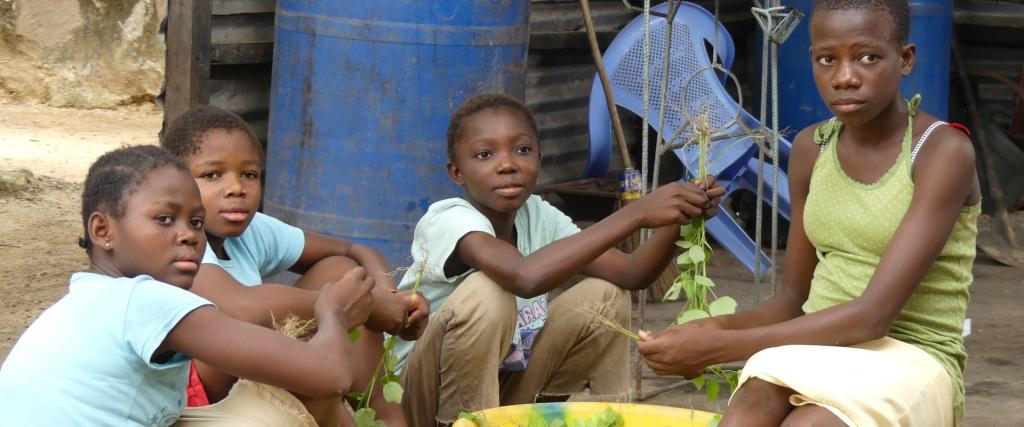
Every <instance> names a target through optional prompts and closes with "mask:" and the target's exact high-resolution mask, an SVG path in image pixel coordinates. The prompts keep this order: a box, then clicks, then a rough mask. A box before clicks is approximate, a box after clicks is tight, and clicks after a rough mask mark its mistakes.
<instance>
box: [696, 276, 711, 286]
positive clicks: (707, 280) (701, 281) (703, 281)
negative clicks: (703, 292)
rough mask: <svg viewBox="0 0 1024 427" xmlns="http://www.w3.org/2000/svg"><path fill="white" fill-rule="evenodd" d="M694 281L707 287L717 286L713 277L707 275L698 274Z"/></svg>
mask: <svg viewBox="0 0 1024 427" xmlns="http://www.w3.org/2000/svg"><path fill="white" fill-rule="evenodd" d="M693 281H694V283H696V284H698V285H701V286H703V287H705V288H713V287H715V282H712V281H711V279H710V278H708V277H707V276H701V275H697V277H694V278H693Z"/></svg>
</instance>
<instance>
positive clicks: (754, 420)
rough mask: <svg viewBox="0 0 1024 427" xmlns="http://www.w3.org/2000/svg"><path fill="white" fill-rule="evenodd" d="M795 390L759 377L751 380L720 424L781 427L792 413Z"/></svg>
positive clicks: (732, 403)
mask: <svg viewBox="0 0 1024 427" xmlns="http://www.w3.org/2000/svg"><path fill="white" fill-rule="evenodd" d="M790 394H792V390H790V389H787V388H785V387H780V386H777V385H775V384H772V383H770V382H768V381H764V380H761V379H759V378H750V379H749V380H747V381H746V382H745V383H743V385H742V386H741V387H740V389H739V390H737V391H736V394H735V395H733V397H732V399H731V400H730V401H729V406H728V407H727V408H726V410H725V416H724V417H723V418H722V422H721V423H720V424H719V425H720V426H722V427H726V426H762V425H764V426H778V425H779V424H780V423H781V422H782V420H783V419H785V417H786V415H787V414H788V413H789V412H790V411H791V410H792V408H793V407H792V406H791V405H790V404H789V396H790Z"/></svg>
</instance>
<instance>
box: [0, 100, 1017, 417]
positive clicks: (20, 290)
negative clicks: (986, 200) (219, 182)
mask: <svg viewBox="0 0 1024 427" xmlns="http://www.w3.org/2000/svg"><path fill="white" fill-rule="evenodd" d="M160 121H161V113H160V112H158V111H155V110H153V109H132V110H117V111H80V110H68V109H57V108H49V107H36V106H14V105H2V104H0V170H2V169H17V168H28V169H30V170H31V171H33V172H34V173H36V174H37V175H39V176H40V179H39V181H38V182H37V183H36V184H34V185H32V186H31V187H30V188H29V189H27V190H25V191H22V192H19V193H17V194H15V195H6V196H4V195H0V221H2V222H0V224H2V225H0V360H2V359H3V358H6V356H7V353H8V352H9V351H10V349H11V347H12V346H13V345H14V342H15V341H16V340H17V337H18V336H19V335H20V334H21V332H22V331H23V330H24V329H25V328H26V327H27V326H28V324H29V323H30V322H31V321H32V320H33V319H35V318H36V316H38V314H39V313H40V312H41V311H42V310H43V309H45V308H46V307H48V306H49V305H50V304H52V303H53V302H54V301H56V300H57V299H58V298H60V297H61V296H63V295H64V294H65V293H66V289H67V288H66V286H67V278H68V276H69V275H70V273H71V272H72V271H76V270H80V269H83V268H85V267H86V266H87V259H86V257H85V253H84V251H82V250H81V249H79V248H78V246H77V245H76V244H75V242H76V241H77V238H78V236H80V235H81V227H82V226H81V218H80V216H79V215H80V214H79V212H78V210H79V207H80V205H79V195H80V192H81V182H82V180H83V179H84V177H85V173H86V171H87V170H88V166H89V164H90V163H91V162H92V161H93V160H95V158H96V157H98V156H99V155H100V154H102V153H104V152H106V151H108V150H111V149H113V148H117V147H119V146H121V145H125V144H130V145H131V144H151V143H155V142H156V133H157V131H158V130H159V128H160ZM719 253H722V252H721V251H720V252H719ZM710 271H711V272H712V274H711V276H712V278H713V279H714V280H715V282H716V283H717V284H718V291H719V292H720V293H721V294H724V295H730V296H733V297H735V298H736V299H737V300H738V301H739V302H740V304H741V308H742V307H749V306H751V305H752V304H753V301H754V296H753V289H752V286H751V275H750V274H749V273H747V272H746V271H745V270H743V269H742V268H741V267H740V266H739V264H738V263H737V262H736V261H735V260H733V259H730V258H728V257H724V256H723V257H719V258H717V259H716V260H715V261H714V262H713V264H712V267H711V268H710ZM975 279H976V280H975V283H974V284H973V286H972V289H971V293H972V301H971V305H970V308H969V310H968V315H969V317H970V318H971V319H972V321H973V334H972V335H971V336H970V337H968V338H967V340H966V343H967V350H968V353H969V354H970V361H969V363H968V369H967V418H966V421H967V422H966V425H968V426H1021V425H1024V374H1022V373H1021V372H1022V370H1024V369H1022V368H1024V361H1022V360H1021V356H1022V355H1024V326H1022V325H1024V309H1022V308H1021V304H1020V302H1021V301H1022V300H1024V298H1022V297H1024V289H1022V286H1024V271H1021V270H1015V269H1012V268H1008V267H1003V266H1000V265H997V264H995V263H993V262H992V261H990V260H988V259H985V258H980V259H979V261H978V263H977V265H976V266H975ZM764 289H765V290H763V291H762V297H764V296H767V295H768V294H769V291H768V290H767V288H764ZM677 311H678V307H677V306H675V305H669V304H649V305H648V306H647V322H648V323H647V328H648V329H653V330H660V329H661V328H663V327H664V326H665V325H667V324H668V323H669V322H670V320H671V319H672V318H673V316H674V314H675V313H676V312H677ZM86 320H87V319H86ZM634 325H636V323H634ZM73 350H74V349H69V351H73ZM644 376H645V380H644V382H643V389H644V392H645V393H644V394H645V395H647V396H650V394H651V393H652V392H654V391H655V390H659V389H663V388H665V387H666V386H670V385H673V384H678V383H679V379H678V378H654V377H653V374H652V373H651V372H649V371H647V370H645V375H644ZM722 394H723V397H722V398H720V399H719V400H718V401H717V402H710V403H709V402H707V401H706V400H705V399H704V397H703V395H702V394H699V393H697V392H695V391H694V390H693V386H692V385H690V384H688V383H684V384H683V385H682V386H680V387H674V388H671V389H670V390H669V391H667V392H664V393H661V394H659V395H657V396H654V397H651V398H649V399H647V401H646V402H645V403H653V404H662V405H670V406H680V407H689V408H695V409H708V410H720V409H721V408H724V406H725V404H726V400H725V397H724V395H725V394H726V393H722ZM576 398H585V397H584V396H577V397H576Z"/></svg>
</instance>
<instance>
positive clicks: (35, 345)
mask: <svg viewBox="0 0 1024 427" xmlns="http://www.w3.org/2000/svg"><path fill="white" fill-rule="evenodd" d="M204 218H205V213H204V208H203V204H202V200H201V199H200V196H199V189H198V187H197V186H196V184H195V181H193V179H192V177H191V176H190V174H189V171H188V168H187V167H186V166H185V164H184V163H183V162H182V161H181V160H179V159H178V158H176V157H174V156H173V155H171V154H170V153H168V152H166V151H164V150H162V149H160V148H158V147H154V146H139V147H132V148H122V149H118V150H115V151H112V152H109V153H107V154H104V155H103V156H101V157H100V158H99V159H98V160H97V161H96V162H95V163H94V164H93V165H92V166H91V167H90V168H89V173H88V176H87V178H86V181H85V189H84V190H83V192H82V222H83V225H84V228H85V237H83V238H82V239H81V240H80V244H81V245H82V246H83V247H84V248H85V250H86V252H87V254H88V255H89V261H90V267H89V270H88V271H86V272H79V273H74V274H73V275H72V276H71V280H70V290H69V293H68V295H66V296H64V297H63V298H61V299H60V300H59V301H57V302H56V303H55V304H54V305H53V306H51V307H50V308H48V309H46V310H45V311H44V312H43V313H42V314H41V315H40V316H39V318H38V319H36V320H35V321H34V322H33V323H32V325H31V326H30V327H29V328H28V330H26V331H25V333H24V334H23V335H22V336H21V337H20V338H19V339H18V342H17V344H15V346H14V349H13V350H11V353H10V355H9V356H8V357H7V360H6V361H5V362H4V364H3V367H2V368H0V413H2V414H3V417H4V420H5V423H8V424H10V425H19V426H43V425H46V426H67V425H129V426H154V425H155V426H168V425H171V424H172V423H174V422H175V420H177V419H178V417H179V416H180V415H181V413H182V411H183V407H184V406H185V386H186V384H187V382H188V375H189V360H190V359H191V358H192V357H197V358H202V359H203V360H205V361H207V363H209V364H210V365H211V366H214V367H216V368H217V369H220V370H223V371H225V372H228V373H230V374H232V375H235V376H239V377H245V378H249V379H252V380H255V381H258V382H260V383H265V384H269V385H274V386H279V387H283V388H285V389H288V390H291V391H293V392H295V393H300V394H302V395H306V396H314V397H319V398H327V397H331V396H338V395H341V394H344V393H345V392H346V391H347V390H349V388H350V387H351V385H352V378H353V376H354V367H355V363H354V360H353V358H352V355H353V353H354V351H353V346H352V344H351V343H350V342H349V339H348V331H349V330H352V329H355V328H356V327H358V326H359V325H361V324H362V323H363V322H364V321H365V320H366V318H367V316H368V315H369V307H370V306H371V303H372V296H371V290H372V289H373V287H374V283H373V282H374V280H373V278H372V277H371V276H368V275H367V274H366V272H365V270H364V269H363V268H361V267H360V268H355V269H352V270H351V271H350V272H349V273H348V274H346V275H345V276H344V277H343V278H341V279H340V280H337V281H334V282H331V283H328V284H326V285H325V286H324V287H323V289H322V290H321V292H320V295H319V297H318V298H317V300H316V307H315V309H314V313H315V317H316V320H317V324H318V327H319V330H318V331H317V332H316V334H315V335H314V336H313V338H312V339H310V340H309V341H308V342H301V341H298V340H295V339H291V338H288V337H285V336H284V335H281V334H279V333H276V332H274V331H271V330H269V329H266V328H263V327H260V326H257V325H253V324H251V323H247V322H243V321H240V320H236V319H235V318H233V317H231V316H229V315H227V314H225V313H224V312H222V311H220V310H219V309H217V308H216V307H214V305H213V304H211V303H210V301H208V300H206V299H204V298H202V297H200V296H198V295H195V294H193V293H191V292H189V291H188V290H189V288H190V287H191V286H192V284H193V280H194V279H195V276H196V274H197V272H198V271H199V269H200V259H201V258H202V254H203V252H204V251H205V249H206V235H205V233H204V232H203V225H204ZM248 384H249V391H246V392H245V393H247V394H248V397H249V398H250V399H252V400H254V401H256V404H254V405H251V409H253V410H252V411H251V412H249V413H247V414H238V413H234V414H232V413H231V412H230V411H224V412H221V413H220V414H218V415H219V419H221V420H224V421H237V422H239V423H244V422H245V420H247V419H248V420H252V419H260V418H262V420H263V421H267V422H270V423H271V424H273V423H274V422H275V421H281V420H292V421H294V420H296V416H298V415H294V413H293V412H294V411H293V410H297V411H302V405H301V404H299V403H298V402H297V401H296V400H295V398H294V397H292V396H291V394H289V393H287V392H279V390H280V389H278V388H276V387H268V386H265V385H264V384H256V383H248ZM289 399H290V400H289ZM246 416H248V417H255V418H246ZM298 421H300V422H296V423H295V424H290V425H306V426H313V425H315V424H312V423H313V420H312V418H311V417H310V416H309V414H304V415H301V416H298ZM348 421H351V420H348ZM232 425H239V424H238V423H236V424H232Z"/></svg>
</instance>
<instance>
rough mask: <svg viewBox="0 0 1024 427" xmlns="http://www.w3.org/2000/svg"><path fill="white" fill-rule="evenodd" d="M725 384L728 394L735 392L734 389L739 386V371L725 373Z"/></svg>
mask: <svg viewBox="0 0 1024 427" xmlns="http://www.w3.org/2000/svg"><path fill="white" fill-rule="evenodd" d="M725 382H726V384H729V394H732V393H733V392H734V391H736V387H737V386H739V384H740V372H739V371H726V372H725Z"/></svg>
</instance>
